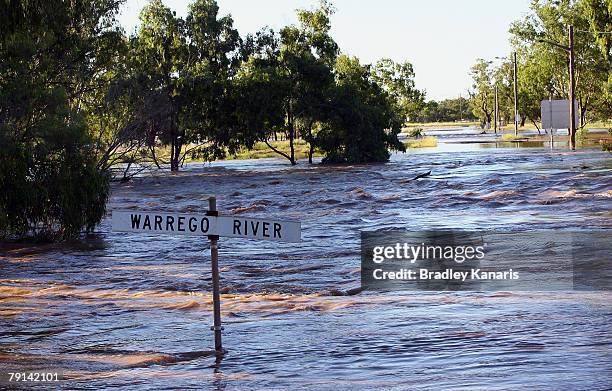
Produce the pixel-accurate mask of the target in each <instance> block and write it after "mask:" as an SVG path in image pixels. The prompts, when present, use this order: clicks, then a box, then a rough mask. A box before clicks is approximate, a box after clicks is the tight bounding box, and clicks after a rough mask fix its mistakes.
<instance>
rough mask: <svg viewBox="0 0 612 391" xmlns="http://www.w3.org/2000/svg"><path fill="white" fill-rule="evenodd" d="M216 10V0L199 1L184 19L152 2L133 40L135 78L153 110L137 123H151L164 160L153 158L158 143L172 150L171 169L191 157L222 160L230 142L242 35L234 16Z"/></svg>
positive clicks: (151, 135) (152, 136)
mask: <svg viewBox="0 0 612 391" xmlns="http://www.w3.org/2000/svg"><path fill="white" fill-rule="evenodd" d="M218 12H219V7H218V5H217V3H216V1H214V0H196V1H194V2H193V3H192V4H190V6H189V12H188V15H187V17H186V18H185V19H182V18H179V17H177V16H176V15H175V13H174V12H172V11H171V10H170V9H169V8H168V7H166V6H165V5H164V4H163V3H162V2H161V0H153V1H151V2H150V3H149V4H148V5H146V6H145V7H144V8H143V10H142V12H141V14H140V21H141V24H140V28H139V30H138V33H137V35H136V36H135V37H134V38H133V40H132V48H133V55H134V64H135V67H134V71H135V72H134V79H135V80H138V81H139V82H141V83H144V85H145V86H146V90H147V93H146V94H145V95H144V98H145V99H143V100H142V104H144V105H145V107H148V108H149V109H148V110H144V111H143V114H144V115H145V116H144V117H143V118H140V119H139V120H140V122H142V123H146V124H147V126H146V129H147V131H148V132H149V139H150V140H151V142H150V145H149V149H150V151H151V153H152V154H153V156H154V159H155V160H156V161H158V162H160V163H161V162H163V160H162V159H160V158H159V157H158V156H156V155H155V153H156V143H155V140H159V141H160V142H161V144H162V145H167V146H169V147H170V159H169V163H170V169H171V170H172V171H177V170H178V169H179V167H180V166H181V164H182V163H183V162H184V160H185V159H186V157H187V156H188V155H192V156H193V157H196V156H203V157H205V158H207V159H211V158H214V157H218V156H222V155H223V153H224V142H228V137H227V134H228V132H227V131H226V126H225V122H224V121H225V116H224V115H223V114H225V113H224V105H225V104H226V102H225V101H226V99H227V96H228V85H229V78H230V77H231V76H232V75H233V74H234V70H235V68H236V66H237V64H238V55H239V51H238V49H239V47H240V37H239V35H238V32H237V31H236V30H235V29H234V28H233V21H232V19H231V17H229V16H224V17H219V16H218ZM152 109H154V110H152Z"/></svg>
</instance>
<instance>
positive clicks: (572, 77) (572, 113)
mask: <svg viewBox="0 0 612 391" xmlns="http://www.w3.org/2000/svg"><path fill="white" fill-rule="evenodd" d="M568 34H569V37H568V38H569V50H568V51H569V78H570V80H569V82H570V85H569V100H570V101H569V116H570V126H569V133H570V134H569V136H570V148H571V149H576V110H575V109H576V108H575V107H574V102H575V100H576V76H575V72H576V67H575V64H574V26H572V25H570V26H569V28H568Z"/></svg>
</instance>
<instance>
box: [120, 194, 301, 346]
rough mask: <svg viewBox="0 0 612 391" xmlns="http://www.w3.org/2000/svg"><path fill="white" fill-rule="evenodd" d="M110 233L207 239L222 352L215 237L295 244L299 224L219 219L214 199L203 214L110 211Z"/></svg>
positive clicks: (215, 322)
mask: <svg viewBox="0 0 612 391" xmlns="http://www.w3.org/2000/svg"><path fill="white" fill-rule="evenodd" d="M112 226H113V228H112V229H113V231H118V232H137V233H144V234H149V235H152V234H161V235H181V236H199V237H203V236H206V237H208V240H209V241H210V260H211V262H210V265H211V272H212V288H213V292H212V296H213V326H211V330H213V331H214V333H215V352H216V354H217V355H218V356H222V355H223V354H224V352H225V350H224V349H223V345H222V343H221V331H222V330H223V326H221V294H220V289H219V245H218V241H219V237H220V236H228V237H231V238H244V239H255V240H272V241H277V242H299V241H300V240H301V224H300V223H299V222H297V221H280V220H271V219H255V218H250V217H240V216H219V212H218V211H217V199H216V197H210V198H209V199H208V211H206V214H196V213H166V212H145V211H139V210H114V211H113V217H112Z"/></svg>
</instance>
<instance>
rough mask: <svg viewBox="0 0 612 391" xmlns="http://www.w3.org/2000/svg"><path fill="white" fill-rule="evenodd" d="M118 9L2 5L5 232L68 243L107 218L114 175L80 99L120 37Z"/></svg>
mask: <svg viewBox="0 0 612 391" xmlns="http://www.w3.org/2000/svg"><path fill="white" fill-rule="evenodd" d="M118 6H119V2H118V1H113V0H106V1H98V2H95V3H94V2H83V3H81V2H78V3H75V2H59V3H58V2H52V3H49V2H43V1H34V2H10V4H9V5H8V7H6V8H3V9H2V11H0V20H1V22H2V23H0V31H1V34H0V188H1V189H2V191H1V192H0V237H2V238H14V237H21V236H24V235H32V234H35V235H39V236H44V237H48V238H60V239H65V238H69V237H73V236H75V235H77V234H78V233H79V232H80V231H81V230H82V229H83V228H85V229H88V230H90V229H93V227H94V226H95V224H97V223H98V222H99V221H100V219H101V218H102V217H103V215H104V210H105V205H106V200H107V198H108V195H109V186H108V175H107V174H106V173H105V172H103V171H100V170H98V169H97V167H96V164H97V159H96V153H95V150H94V148H93V147H92V144H93V142H92V139H91V138H90V137H89V134H88V128H87V125H86V121H85V119H84V115H83V114H84V113H83V111H82V105H83V102H84V99H83V97H84V96H85V95H86V94H87V93H88V92H89V91H90V90H92V89H95V88H96V86H95V80H96V75H97V74H98V73H99V72H101V71H103V69H104V67H105V64H106V63H107V62H106V60H107V58H106V53H107V49H108V47H109V43H110V42H112V41H113V40H114V39H116V38H117V29H116V28H115V27H114V26H115V23H114V15H115V14H116V12H117V9H118ZM110 46H112V45H110Z"/></svg>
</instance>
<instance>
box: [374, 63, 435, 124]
mask: <svg viewBox="0 0 612 391" xmlns="http://www.w3.org/2000/svg"><path fill="white" fill-rule="evenodd" d="M372 71H373V76H374V79H375V80H376V81H377V82H378V83H379V84H380V85H381V86H382V87H383V88H384V89H385V90H386V91H387V92H388V93H389V95H390V96H391V97H392V98H393V99H394V101H395V102H396V103H397V105H398V107H399V109H400V110H401V111H402V114H403V116H404V118H406V119H407V120H408V119H410V118H414V117H416V116H417V115H418V113H419V112H420V111H421V110H422V109H423V107H425V92H424V91H420V90H418V89H417V88H416V86H415V83H414V76H415V74H414V68H413V67H412V64H411V63H410V62H408V61H406V62H403V63H396V62H394V61H393V60H391V59H389V58H383V59H381V60H379V61H378V62H377V63H376V65H375V66H374V67H372Z"/></svg>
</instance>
